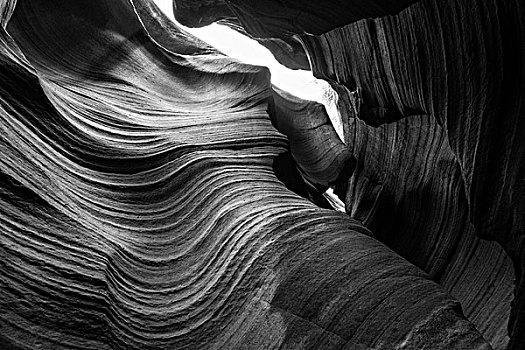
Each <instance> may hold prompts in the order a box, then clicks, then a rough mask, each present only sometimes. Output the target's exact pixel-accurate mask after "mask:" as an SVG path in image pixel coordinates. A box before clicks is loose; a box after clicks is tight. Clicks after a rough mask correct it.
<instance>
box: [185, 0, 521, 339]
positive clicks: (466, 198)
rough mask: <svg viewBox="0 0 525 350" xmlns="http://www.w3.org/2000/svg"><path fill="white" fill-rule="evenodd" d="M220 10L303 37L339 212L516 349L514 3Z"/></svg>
mask: <svg viewBox="0 0 525 350" xmlns="http://www.w3.org/2000/svg"><path fill="white" fill-rule="evenodd" d="M176 2H177V3H183V2H184V1H183V0H178V1H176ZM225 3H227V4H229V5H230V7H231V8H232V13H234V14H235V15H236V16H237V17H238V20H239V22H241V23H242V24H243V25H244V26H245V28H246V30H247V31H248V32H249V33H250V34H252V35H259V36H261V37H274V36H275V37H281V38H282V37H286V36H288V35H294V38H298V36H297V35H301V34H304V33H310V34H317V35H301V36H300V40H301V41H302V42H303V46H304V48H305V50H306V52H307V54H308V56H309V59H310V62H311V66H312V70H313V71H314V73H315V75H316V76H317V77H321V78H324V79H326V80H328V81H330V82H331V83H332V85H333V87H334V88H335V89H336V90H337V91H338V93H339V100H340V101H341V105H340V109H341V111H344V113H343V115H346V116H347V118H345V120H346V125H345V132H346V135H347V140H346V144H347V145H348V148H349V150H351V152H352V153H353V154H354V155H355V156H356V158H357V161H358V163H357V168H356V171H355V172H354V174H353V175H352V177H351V178H350V180H349V182H348V187H347V188H346V200H345V202H346V206H347V212H348V214H349V215H350V216H352V217H355V218H357V219H359V220H361V221H362V222H363V223H364V224H365V225H366V226H367V227H368V228H370V229H371V230H372V231H373V232H374V233H375V235H376V237H377V238H378V239H380V240H381V241H382V242H384V243H385V244H387V245H388V246H389V247H391V248H393V249H394V250H395V251H396V252H398V253H399V254H401V255H402V256H403V257H405V258H406V259H408V260H409V261H411V262H413V263H414V264H416V265H417V266H419V267H420V268H422V269H424V270H425V271H426V272H428V273H429V274H430V275H431V276H432V278H433V279H434V280H436V281H438V282H439V283H440V284H441V285H443V286H444V287H445V288H446V289H447V290H448V291H449V292H450V293H452V294H453V295H454V296H456V297H457V298H458V299H459V300H460V301H461V303H462V305H463V307H464V310H465V312H466V314H467V316H468V317H469V319H471V320H472V321H473V322H474V323H475V324H476V326H477V327H478V329H480V330H481V331H482V332H483V334H484V336H485V338H486V339H488V340H489V341H490V342H491V344H492V345H493V346H494V347H495V348H498V349H500V348H501V349H503V348H505V347H506V344H507V342H508V338H507V336H506V334H507V329H506V327H507V318H508V317H509V315H510V321H509V325H508V333H509V334H510V335H511V340H510V344H509V348H512V349H518V348H521V346H522V344H523V343H525V325H524V322H525V318H524V316H523V315H525V314H524V313H523V308H524V307H523V303H524V300H525V293H524V291H523V289H524V288H525V282H523V278H522V274H523V271H525V265H524V260H523V259H524V258H523V256H524V254H523V249H524V248H523V244H522V242H523V235H524V231H525V222H524V216H523V213H524V212H525V206H524V205H525V187H524V185H523V184H524V183H525V165H524V164H525V163H524V162H523V161H522V160H523V159H525V142H524V141H523V140H524V139H525V121H524V119H523V118H522V115H523V114H524V108H525V107H524V102H523V101H525V98H524V97H525V96H524V89H523V87H524V84H525V72H524V66H523V62H525V59H524V53H525V51H524V49H525V26H524V25H523V19H524V18H525V10H524V6H523V4H522V3H521V2H520V1H503V0H501V1H500V0H492V1H488V2H480V1H475V0H469V1H456V0H448V1H444V2H443V1H433V0H424V1H420V2H418V3H417V4H414V5H412V6H410V7H407V8H406V9H405V10H403V11H402V12H400V13H399V14H398V13H396V12H397V11H398V10H399V9H401V8H402V7H406V6H408V5H410V4H409V3H408V2H406V3H402V2H386V1H384V3H385V4H386V3H388V4H391V5H392V6H395V7H396V8H395V9H394V8H386V7H385V8H384V11H383V12H381V11H378V12H375V13H366V14H364V13H361V12H359V11H354V14H357V16H354V15H353V14H349V13H348V12H346V10H348V9H349V8H350V7H351V6H356V5H355V4H354V3H353V2H345V4H339V3H337V2H335V1H334V2H332V1H331V2H329V6H326V5H327V3H324V2H323V3H322V5H321V3H319V2H313V1H302V2H301V3H300V4H299V3H298V2H296V1H292V0H287V1H279V2H276V1H275V2H274V1H270V0H268V1H264V2H258V4H257V5H256V4H253V3H252V2H249V1H248V2H243V4H239V2H237V1H225ZM362 6H364V7H368V6H370V9H371V8H373V5H369V4H368V3H366V4H364V3H363V5H362ZM398 6H399V7H398ZM314 8H315V11H313V9H314ZM263 13H264V15H263ZM291 13H296V14H297V17H295V16H288V14H291ZM277 14H278V15H277ZM359 14H361V15H359ZM281 15H282V16H281ZM384 15H389V16H384ZM369 16H384V17H381V18H377V19H365V18H366V17H369ZM304 18H309V20H308V21H303V20H302V19H304ZM328 18H331V19H332V20H328V21H327V20H326V19H328ZM360 19H361V20H360ZM357 20H359V21H357ZM356 21H357V22H356ZM277 49H278V48H273V50H277ZM355 90H358V91H359V94H356V93H355ZM359 119H360V120H359ZM361 120H363V121H364V122H365V123H366V124H365V123H363V122H362V121H361ZM383 124H384V125H383ZM480 239H483V240H488V241H483V240H480ZM495 242H497V243H495ZM513 273H514V276H513ZM474 290H475V291H476V292H475V293H474V292H473V291H474ZM513 292H514V293H513ZM513 294H515V295H514V296H513ZM513 297H514V301H513V307H512V311H510V301H511V299H513Z"/></svg>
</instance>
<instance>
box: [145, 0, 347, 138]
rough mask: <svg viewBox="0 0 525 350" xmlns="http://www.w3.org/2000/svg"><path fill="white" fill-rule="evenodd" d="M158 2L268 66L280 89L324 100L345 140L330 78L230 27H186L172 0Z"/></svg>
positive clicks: (208, 36)
mask: <svg viewBox="0 0 525 350" xmlns="http://www.w3.org/2000/svg"><path fill="white" fill-rule="evenodd" d="M154 2H155V3H156V4H157V6H158V7H159V8H160V9H161V10H162V11H163V12H164V13H165V14H166V15H167V16H168V17H169V18H170V19H171V20H172V21H174V22H175V23H177V25H178V26H180V27H182V28H183V29H184V30H186V31H187V32H189V33H191V34H193V35H194V36H196V37H198V38H199V39H201V40H202V41H205V42H207V43H208V44H210V45H211V46H213V47H215V48H216V49H218V50H219V51H221V52H223V53H224V54H226V55H228V56H230V57H232V58H235V59H237V60H239V61H241V62H244V63H248V64H253V65H258V66H265V67H268V68H269V69H270V72H271V75H272V78H271V79H272V84H274V85H275V86H277V87H278V88H280V89H282V90H285V91H287V92H288V93H290V94H292V95H295V96H297V97H299V98H302V99H305V100H311V101H316V102H319V103H322V104H323V105H324V106H325V108H326V111H327V112H328V116H329V117H330V120H331V121H332V125H334V128H335V130H336V132H337V135H338V136H339V138H340V139H341V141H343V142H344V136H343V124H342V121H341V115H340V113H339V110H338V109H337V105H336V104H337V94H336V93H335V91H334V90H333V89H332V87H331V86H330V84H328V83H327V82H326V81H324V80H322V79H317V78H315V77H314V76H313V74H312V72H311V71H306V70H293V69H288V68H286V67H285V66H283V65H281V64H280V63H279V62H277V60H276V59H275V57H274V56H273V54H272V53H271V52H270V51H269V50H268V49H267V48H265V47H264V46H262V45H261V44H259V43H258V42H257V41H255V40H253V39H250V38H249V37H247V36H245V35H242V34H240V33H238V32H236V31H235V30H233V29H231V28H229V27H226V26H222V25H219V24H215V23H213V24H211V25H209V26H206V27H203V28H188V27H184V26H183V25H181V24H180V23H178V22H177V21H176V20H175V16H174V15H173V6H172V0H154Z"/></svg>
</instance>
